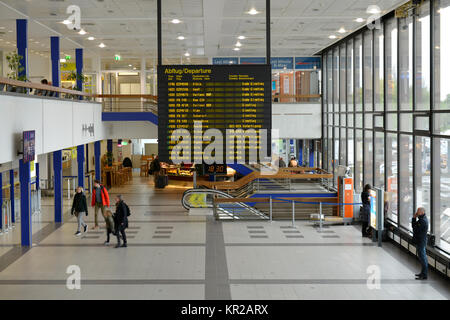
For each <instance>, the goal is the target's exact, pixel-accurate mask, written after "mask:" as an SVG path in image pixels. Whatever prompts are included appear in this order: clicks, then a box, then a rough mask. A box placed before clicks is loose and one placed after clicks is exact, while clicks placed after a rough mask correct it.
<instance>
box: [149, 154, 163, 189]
mask: <svg viewBox="0 0 450 320" xmlns="http://www.w3.org/2000/svg"><path fill="white" fill-rule="evenodd" d="M150 171H151V172H152V174H153V182H154V183H155V186H156V180H157V179H158V176H159V172H160V171H161V163H160V162H159V158H158V156H156V157H155V159H153V161H152V163H151V164H150Z"/></svg>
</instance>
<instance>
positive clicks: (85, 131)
mask: <svg viewBox="0 0 450 320" xmlns="http://www.w3.org/2000/svg"><path fill="white" fill-rule="evenodd" d="M81 132H82V135H83V137H87V136H88V135H89V137H93V136H94V124H93V123H90V124H89V125H88V124H86V123H84V124H83V125H82V126H81Z"/></svg>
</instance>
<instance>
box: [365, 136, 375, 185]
mask: <svg viewBox="0 0 450 320" xmlns="http://www.w3.org/2000/svg"><path fill="white" fill-rule="evenodd" d="M366 184H370V185H373V132H372V131H369V130H365V131H364V185H366Z"/></svg>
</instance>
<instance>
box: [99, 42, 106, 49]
mask: <svg viewBox="0 0 450 320" xmlns="http://www.w3.org/2000/svg"><path fill="white" fill-rule="evenodd" d="M98 46H99V47H100V48H104V47H106V46H105V44H104V43H103V42H102V43H100V44H99V45H98Z"/></svg>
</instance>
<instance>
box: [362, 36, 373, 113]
mask: <svg viewBox="0 0 450 320" xmlns="http://www.w3.org/2000/svg"><path fill="white" fill-rule="evenodd" d="M372 103H373V94H372V31H366V32H364V110H366V111H373V104H372Z"/></svg>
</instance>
